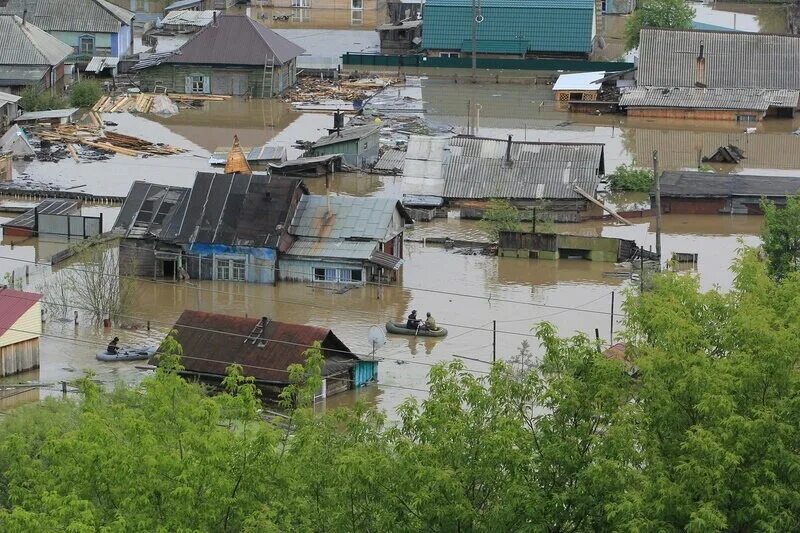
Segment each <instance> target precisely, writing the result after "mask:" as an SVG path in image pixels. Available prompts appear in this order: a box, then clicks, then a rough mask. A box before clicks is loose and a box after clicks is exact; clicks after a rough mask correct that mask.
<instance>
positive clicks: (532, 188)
mask: <svg viewBox="0 0 800 533" xmlns="http://www.w3.org/2000/svg"><path fill="white" fill-rule="evenodd" d="M507 146H508V141H504V140H500V139H483V138H475V137H465V136H459V137H453V138H452V139H451V140H450V152H451V156H450V158H449V159H448V160H446V161H445V163H444V170H443V175H444V181H445V185H444V192H443V196H444V197H445V198H468V199H486V198H516V199H533V198H550V199H564V198H582V197H581V196H580V195H578V194H577V193H576V192H575V190H574V187H575V186H576V185H577V186H579V187H580V188H582V189H583V190H585V191H588V192H589V193H590V194H591V193H594V191H595V190H596V189H597V185H598V183H599V181H600V175H601V174H602V173H603V171H604V161H603V145H602V144H557V143H527V142H512V143H511V160H512V163H511V164H510V165H509V164H507V163H506V161H505V153H506V149H507Z"/></svg>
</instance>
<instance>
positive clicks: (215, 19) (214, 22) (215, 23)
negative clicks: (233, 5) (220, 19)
mask: <svg viewBox="0 0 800 533" xmlns="http://www.w3.org/2000/svg"><path fill="white" fill-rule="evenodd" d="M212 13H214V15H213V17H214V20H213V21H212V24H213V25H214V26H216V25H217V12H216V11H213V12H212Z"/></svg>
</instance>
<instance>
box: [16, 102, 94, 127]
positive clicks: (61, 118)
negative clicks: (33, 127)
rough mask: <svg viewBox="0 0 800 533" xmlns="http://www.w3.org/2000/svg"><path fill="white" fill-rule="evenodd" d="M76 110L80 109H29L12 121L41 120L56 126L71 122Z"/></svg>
mask: <svg viewBox="0 0 800 533" xmlns="http://www.w3.org/2000/svg"><path fill="white" fill-rule="evenodd" d="M78 111H80V109H78V108H77V107H70V108H66V109H50V110H48V111H30V112H28V113H23V114H21V115H20V116H18V117H17V118H16V120H15V121H14V122H16V123H17V124H33V123H37V122H43V123H47V124H51V125H53V126H57V125H59V124H73V123H74V122H75V117H76V115H77V114H78Z"/></svg>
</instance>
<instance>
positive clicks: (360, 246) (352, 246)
mask: <svg viewBox="0 0 800 533" xmlns="http://www.w3.org/2000/svg"><path fill="white" fill-rule="evenodd" d="M376 246H378V244H377V243H376V242H375V241H346V240H344V239H298V240H296V241H295V242H294V244H292V247H291V248H289V250H287V251H286V255H290V256H305V257H330V258H334V259H359V260H364V261H366V260H368V259H369V258H370V257H371V256H372V252H374V251H375V247H376Z"/></svg>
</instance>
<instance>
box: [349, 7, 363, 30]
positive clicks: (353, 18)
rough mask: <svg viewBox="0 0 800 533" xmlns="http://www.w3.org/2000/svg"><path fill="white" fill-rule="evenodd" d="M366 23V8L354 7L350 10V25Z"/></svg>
mask: <svg viewBox="0 0 800 533" xmlns="http://www.w3.org/2000/svg"><path fill="white" fill-rule="evenodd" d="M362 24H364V10H363V9H353V10H351V11H350V25H351V26H361V25H362Z"/></svg>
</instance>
